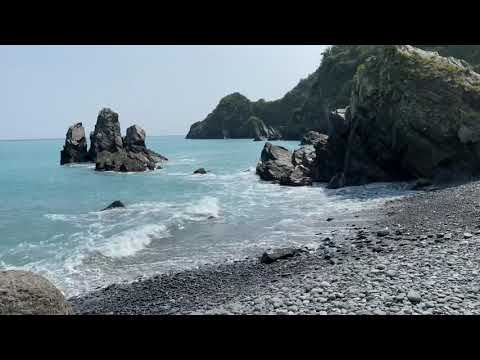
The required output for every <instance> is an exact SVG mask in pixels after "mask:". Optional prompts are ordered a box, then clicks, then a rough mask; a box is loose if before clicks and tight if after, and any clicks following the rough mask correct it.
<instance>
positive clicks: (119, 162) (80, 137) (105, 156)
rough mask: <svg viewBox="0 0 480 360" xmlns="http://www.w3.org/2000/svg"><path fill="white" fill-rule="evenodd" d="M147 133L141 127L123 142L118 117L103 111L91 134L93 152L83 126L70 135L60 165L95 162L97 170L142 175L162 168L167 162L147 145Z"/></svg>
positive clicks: (129, 134) (74, 128)
mask: <svg viewBox="0 0 480 360" xmlns="http://www.w3.org/2000/svg"><path fill="white" fill-rule="evenodd" d="M145 137H146V134H145V130H143V129H142V128H141V127H140V126H138V125H133V126H131V127H129V128H128V129H127V134H126V136H125V137H124V138H123V139H122V136H121V132H120V122H119V120H118V114H117V113H116V112H114V111H112V110H110V109H102V110H101V111H100V113H99V114H98V117H97V123H96V125H95V131H93V132H92V133H91V134H90V140H91V144H90V150H89V151H88V153H87V144H86V139H85V130H84V129H83V127H82V124H81V123H78V124H75V125H74V126H72V127H70V129H69V130H68V132H67V138H66V140H65V146H64V149H63V150H62V152H61V160H60V163H61V164H62V165H63V164H66V163H71V162H87V161H93V162H95V164H96V166H95V170H98V171H120V172H139V171H146V170H154V169H159V168H161V165H160V164H161V163H163V162H164V161H167V160H168V159H167V158H166V157H164V156H163V155H160V154H158V153H156V152H154V151H152V150H149V149H147V147H146V145H145Z"/></svg>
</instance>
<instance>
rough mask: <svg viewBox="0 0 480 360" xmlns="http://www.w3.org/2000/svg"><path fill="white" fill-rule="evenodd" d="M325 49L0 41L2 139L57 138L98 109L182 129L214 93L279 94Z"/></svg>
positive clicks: (160, 131)
mask: <svg viewBox="0 0 480 360" xmlns="http://www.w3.org/2000/svg"><path fill="white" fill-rule="evenodd" d="M326 48H327V45H315V46H314V45H308V46H303V45H302V46H300V45H288V46H287V45H285V46H278V45H265V46H263V45H251V46H250V45H248V46H247V45H225V46H223V45H222V46H221V45H211V46H206V45H192V46H187V45H177V46H167V45H158V46H152V45H149V46H136V45H131V46H105V45H92V46H59V45H56V46H45V45H36V46H34V45H32V46H18V45H12V46H7V45H0V139H46V138H64V137H65V133H66V131H67V129H68V127H69V126H70V125H72V124H74V123H76V122H82V123H83V125H84V127H85V130H86V132H87V134H89V133H90V131H92V130H93V128H94V126H95V122H96V118H97V115H98V112H99V111H100V110H101V109H102V108H103V107H109V108H111V109H112V110H114V111H116V112H118V113H119V120H120V124H121V127H122V134H124V133H125V131H126V128H127V127H128V126H130V125H133V124H138V125H140V126H141V127H143V128H144V129H145V130H146V132H147V136H158V135H186V134H187V132H188V130H189V128H190V125H191V124H193V123H194V122H197V121H200V120H203V119H205V117H206V116H207V115H208V114H209V113H210V112H211V111H212V110H213V109H214V108H215V106H216V105H217V104H218V103H219V101H220V99H221V98H222V97H224V96H225V95H228V94H231V93H233V92H240V93H242V94H243V95H245V96H247V97H248V98H249V99H250V100H252V101H255V100H258V99H260V98H264V99H265V100H276V99H278V98H281V97H282V96H283V95H285V93H286V92H288V91H289V90H291V89H292V88H293V87H294V86H295V85H296V84H297V83H298V82H299V81H300V79H302V78H305V77H307V76H308V75H309V74H311V73H313V72H314V71H315V70H316V69H317V67H318V66H319V65H320V61H321V54H322V52H323V51H324V50H325V49H326Z"/></svg>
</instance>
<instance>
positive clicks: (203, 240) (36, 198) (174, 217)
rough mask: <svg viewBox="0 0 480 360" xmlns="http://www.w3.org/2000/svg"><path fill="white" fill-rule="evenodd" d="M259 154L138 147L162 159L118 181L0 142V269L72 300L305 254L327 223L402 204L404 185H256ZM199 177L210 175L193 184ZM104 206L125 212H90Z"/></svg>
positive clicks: (207, 143)
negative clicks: (39, 280)
mask: <svg viewBox="0 0 480 360" xmlns="http://www.w3.org/2000/svg"><path fill="white" fill-rule="evenodd" d="M276 144H279V145H283V146H286V147H288V148H290V149H295V148H296V147H297V146H298V143H297V142H276ZM263 145H264V143H262V142H253V141H251V140H186V139H184V138H183V136H164V137H149V138H148V139H147V146H148V147H150V148H151V149H153V150H155V151H157V152H160V153H161V154H163V155H165V156H167V157H168V158H169V160H170V161H169V162H168V163H166V165H165V167H164V168H163V169H159V170H155V171H152V172H147V173H141V174H118V173H98V172H95V171H94V165H93V164H82V165H71V166H63V167H62V166H60V165H59V159H60V150H61V148H62V146H63V140H61V139H58V140H25V141H0V269H26V270H31V271H34V272H38V273H40V274H42V275H44V276H46V277H47V278H49V279H50V280H51V281H53V282H54V283H55V284H56V285H57V286H58V287H59V288H60V289H61V290H62V291H63V292H64V293H65V294H66V295H67V296H72V295H78V294H81V293H84V292H87V291H90V290H93V289H95V288H97V287H102V286H106V285H108V284H111V283H113V282H121V281H132V280H135V279H136V278H138V277H142V276H150V275H153V274H157V273H162V272H169V271H178V270H182V269H186V268H192V267H196V266H199V265H202V264H207V263H215V262H225V261H234V260H236V259H242V258H245V257H247V256H258V255H260V254H261V253H262V252H263V251H264V250H266V249H268V248H275V247H285V246H290V245H293V246H304V245H307V246H311V247H315V246H316V245H317V244H318V243H319V241H320V239H321V237H319V236H316V235H315V234H316V233H318V229H319V226H320V225H321V224H323V225H325V219H326V218H327V217H335V216H336V215H339V214H341V215H342V216H346V217H347V218H348V214H351V213H353V212H354V211H357V210H359V209H364V208H368V207H374V206H378V205H379V204H381V203H382V202H383V201H385V200H387V199H391V198H393V197H397V196H402V195H404V194H405V193H406V191H405V190H404V189H405V185H404V184H374V185H369V186H365V187H355V188H346V189H341V190H326V189H325V188H324V186H323V185H322V184H318V185H316V186H314V187H306V188H288V187H280V186H278V185H275V184H270V183H266V182H262V181H260V180H259V178H258V177H257V176H256V175H255V165H256V163H257V161H258V159H259V157H260V153H261V150H262V147H263ZM200 167H204V168H206V169H207V170H210V171H211V173H209V174H208V175H205V176H199V175H192V173H193V171H194V170H196V169H197V168H200ZM114 200H121V201H122V202H124V203H125V204H126V205H127V208H126V209H119V210H113V211H107V212H100V211H99V210H100V209H102V208H104V207H106V206H107V205H109V204H110V203H111V202H112V201H114Z"/></svg>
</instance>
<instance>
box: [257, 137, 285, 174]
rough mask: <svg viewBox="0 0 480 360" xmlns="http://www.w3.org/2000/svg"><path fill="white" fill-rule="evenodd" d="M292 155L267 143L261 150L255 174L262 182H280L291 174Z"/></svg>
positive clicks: (282, 148) (280, 147)
mask: <svg viewBox="0 0 480 360" xmlns="http://www.w3.org/2000/svg"><path fill="white" fill-rule="evenodd" d="M293 170H294V166H293V164H292V153H291V152H290V151H289V150H288V149H285V148H284V147H282V146H276V145H272V144H271V143H269V142H267V143H266V144H265V146H264V147H263V150H262V155H261V161H260V162H259V163H258V164H257V169H256V171H257V174H258V175H259V176H260V178H261V179H262V180H266V181H276V182H280V181H281V179H282V178H288V177H289V176H290V174H291V173H292V172H293Z"/></svg>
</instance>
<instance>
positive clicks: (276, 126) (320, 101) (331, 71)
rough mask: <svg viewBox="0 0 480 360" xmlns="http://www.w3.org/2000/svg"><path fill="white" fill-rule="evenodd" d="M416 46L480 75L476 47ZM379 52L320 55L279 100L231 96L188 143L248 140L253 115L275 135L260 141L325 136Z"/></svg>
mask: <svg viewBox="0 0 480 360" xmlns="http://www.w3.org/2000/svg"><path fill="white" fill-rule="evenodd" d="M417 47H419V48H421V49H424V50H432V51H438V52H439V53H440V55H442V56H454V57H457V58H461V59H464V60H466V61H468V62H470V63H471V64H472V66H473V69H474V70H479V71H480V45H417ZM381 50H382V45H335V46H333V47H331V48H329V49H328V50H327V51H326V52H325V53H324V54H323V59H322V63H321V65H320V67H319V68H318V69H317V70H316V71H315V72H314V73H313V74H311V75H310V76H309V77H308V78H306V79H304V80H302V81H300V83H299V84H298V85H297V86H296V87H295V88H294V89H293V90H292V91H290V92H289V93H287V94H286V95H285V96H284V97H283V98H282V99H279V100H276V101H265V100H259V101H256V102H251V101H249V100H248V99H247V98H246V97H244V96H243V95H241V94H238V93H236V94H232V95H229V96H227V97H225V98H224V99H222V100H221V101H220V103H219V105H218V106H217V108H216V109H215V110H214V111H213V112H212V113H211V114H210V115H208V117H207V118H206V119H205V120H203V121H200V122H197V123H195V124H193V125H192V127H191V129H190V132H189V133H188V135H187V138H189V139H219V138H222V139H223V138H252V137H254V136H252V133H253V130H252V129H251V128H249V127H248V125H245V124H246V122H247V121H248V120H249V119H250V118H251V117H252V116H253V117H256V118H257V119H259V120H261V122H263V124H264V125H265V127H266V128H269V129H270V132H273V133H274V135H269V134H262V135H261V136H260V137H265V138H267V139H275V138H276V137H278V136H280V137H281V138H282V139H286V140H300V139H301V138H302V136H303V135H304V134H305V133H306V132H308V131H310V130H315V131H319V132H322V133H329V131H330V128H331V124H330V119H329V113H330V112H332V111H334V110H336V109H343V108H345V107H347V106H348V105H349V103H350V96H351V93H352V89H353V84H354V75H355V73H356V71H357V68H358V67H359V66H360V65H362V64H364V63H365V62H366V60H367V59H368V58H369V57H372V56H375V55H376V54H378V53H379V51H381ZM246 129H248V130H246ZM267 133H268V132H267Z"/></svg>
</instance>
